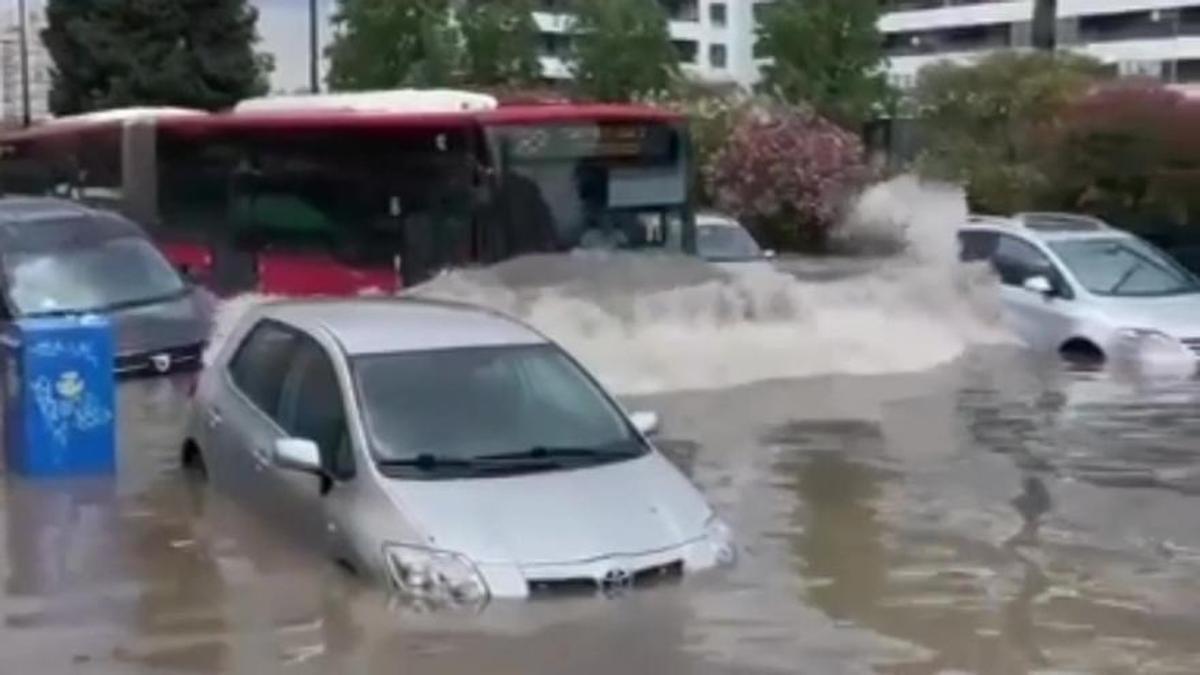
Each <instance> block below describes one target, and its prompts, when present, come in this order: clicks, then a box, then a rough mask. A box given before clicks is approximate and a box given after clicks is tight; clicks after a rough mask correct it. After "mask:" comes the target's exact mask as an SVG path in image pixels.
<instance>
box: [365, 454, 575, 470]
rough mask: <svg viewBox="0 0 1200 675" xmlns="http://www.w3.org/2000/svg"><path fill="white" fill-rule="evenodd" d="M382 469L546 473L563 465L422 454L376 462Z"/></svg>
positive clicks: (535, 460)
mask: <svg viewBox="0 0 1200 675" xmlns="http://www.w3.org/2000/svg"><path fill="white" fill-rule="evenodd" d="M376 464H378V465H379V468H381V469H416V470H417V471H421V472H425V473H434V472H437V471H466V472H494V471H514V470H520V471H546V470H550V469H557V468H559V467H560V466H561V465H560V464H559V463H558V462H556V461H554V459H552V458H547V457H533V456H528V455H526V456H515V457H511V458H509V457H470V458H462V457H445V456H442V455H431V454H420V455H416V456H415V457H405V458H402V459H381V460H378V461H377V462H376Z"/></svg>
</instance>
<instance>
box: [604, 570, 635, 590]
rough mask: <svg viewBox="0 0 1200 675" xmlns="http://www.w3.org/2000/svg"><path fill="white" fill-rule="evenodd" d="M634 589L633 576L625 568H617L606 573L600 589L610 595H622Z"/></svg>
mask: <svg viewBox="0 0 1200 675" xmlns="http://www.w3.org/2000/svg"><path fill="white" fill-rule="evenodd" d="M632 587H633V574H632V573H630V571H629V570H627V569H625V568H623V567H615V568H613V569H611V570H609V571H607V572H605V573H604V578H602V579H601V580H600V588H601V589H602V590H603V591H604V592H605V593H609V594H614V593H621V592H623V591H626V590H628V589H630V588H632Z"/></svg>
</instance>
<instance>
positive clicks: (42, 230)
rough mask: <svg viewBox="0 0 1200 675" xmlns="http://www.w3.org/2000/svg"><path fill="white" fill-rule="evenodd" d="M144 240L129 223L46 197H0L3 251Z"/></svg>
mask: <svg viewBox="0 0 1200 675" xmlns="http://www.w3.org/2000/svg"><path fill="white" fill-rule="evenodd" d="M127 236H138V237H143V238H144V237H145V236H146V233H145V232H144V231H142V228H140V227H138V225H137V224H136V223H134V222H133V221H131V220H129V219H127V218H125V217H123V216H119V215H117V214H115V213H111V212H109V211H103V210H99V209H91V208H88V207H86V206H84V205H82V204H78V203H76V202H72V201H68V200H65V199H54V198H50V197H5V198H0V246H2V247H4V248H5V249H6V250H7V249H21V248H26V247H29V248H43V249H52V248H54V247H56V246H67V245H76V246H77V245H81V244H86V243H88V242H98V241H105V240H108V239H114V238H116V237H127Z"/></svg>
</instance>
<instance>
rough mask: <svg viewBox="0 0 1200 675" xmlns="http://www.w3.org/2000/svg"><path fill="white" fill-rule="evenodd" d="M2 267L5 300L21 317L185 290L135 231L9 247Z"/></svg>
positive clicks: (156, 297)
mask: <svg viewBox="0 0 1200 675" xmlns="http://www.w3.org/2000/svg"><path fill="white" fill-rule="evenodd" d="M4 268H5V273H6V274H7V276H8V295H9V299H10V301H11V302H12V304H13V307H14V309H16V311H17V312H18V313H19V314H21V315H23V316H38V315H47V314H59V313H64V312H72V313H73V312H87V311H104V310H106V309H113V308H117V307H122V306H129V305H137V304H142V303H148V302H153V301H156V300H161V299H166V298H170V297H174V296H177V295H179V294H181V293H183V292H184V291H185V290H186V287H185V285H184V283H183V279H181V278H180V276H179V275H178V274H176V272H175V270H173V269H172V268H171V265H170V263H168V262H167V261H166V259H165V258H163V257H162V255H161V254H160V253H159V252H158V250H157V249H155V248H154V245H153V244H151V243H150V242H149V241H147V240H145V239H143V238H141V237H136V236H126V237H116V238H111V239H105V240H100V241H96V242H93V243H92V244H90V245H88V246H80V247H65V248H42V247H39V248H38V249H36V250H27V251H8V252H5V253H4Z"/></svg>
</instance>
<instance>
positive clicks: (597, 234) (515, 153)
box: [487, 123, 688, 255]
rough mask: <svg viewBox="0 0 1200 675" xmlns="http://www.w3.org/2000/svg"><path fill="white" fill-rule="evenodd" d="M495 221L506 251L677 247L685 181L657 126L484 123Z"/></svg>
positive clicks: (668, 132)
mask: <svg viewBox="0 0 1200 675" xmlns="http://www.w3.org/2000/svg"><path fill="white" fill-rule="evenodd" d="M487 135H488V139H489V143H490V146H491V150H492V152H493V153H494V156H495V157H496V158H497V160H496V161H497V164H498V166H499V167H500V172H501V173H500V177H499V181H498V185H497V193H496V198H495V204H496V207H497V209H498V211H499V214H498V216H499V217H498V218H496V219H495V220H497V221H499V222H500V223H503V226H502V227H501V230H502V236H501V237H500V238H502V239H503V240H504V241H502V242H497V243H498V245H500V246H501V247H502V248H504V249H506V250H507V252H508V254H509V255H513V254H520V253H529V252H537V251H569V250H573V249H624V250H650V251H663V252H682V251H683V250H684V249H685V247H686V246H687V245H688V242H687V239H688V237H687V236H686V235H685V225H686V218H687V214H686V211H685V205H686V202H687V184H686V171H685V157H684V148H683V143H682V138H681V135H680V133H679V131H678V130H677V129H675V128H673V127H672V126H670V125H667V124H659V123H652V124H651V123H636V124H621V125H610V124H598V123H571V124H554V125H543V126H525V125H522V126H511V127H493V128H490V129H489V130H488V132H487Z"/></svg>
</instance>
